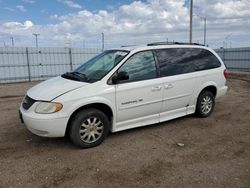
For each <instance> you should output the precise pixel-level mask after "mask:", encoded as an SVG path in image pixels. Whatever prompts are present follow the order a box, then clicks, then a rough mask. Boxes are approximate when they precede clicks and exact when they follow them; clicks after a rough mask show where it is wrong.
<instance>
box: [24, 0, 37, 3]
mask: <svg viewBox="0 0 250 188" xmlns="http://www.w3.org/2000/svg"><path fill="white" fill-rule="evenodd" d="M22 1H23V2H24V3H30V4H33V3H35V1H33V0H22Z"/></svg>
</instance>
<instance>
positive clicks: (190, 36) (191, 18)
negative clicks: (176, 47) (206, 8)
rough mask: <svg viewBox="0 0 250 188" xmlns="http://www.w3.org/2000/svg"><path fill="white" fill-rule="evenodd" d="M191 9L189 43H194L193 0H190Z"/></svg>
mask: <svg viewBox="0 0 250 188" xmlns="http://www.w3.org/2000/svg"><path fill="white" fill-rule="evenodd" d="M189 1H190V4H189V6H190V7H189V9H190V23H189V43H192V31H193V0H189Z"/></svg>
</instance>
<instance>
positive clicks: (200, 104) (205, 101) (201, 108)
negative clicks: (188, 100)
mask: <svg viewBox="0 0 250 188" xmlns="http://www.w3.org/2000/svg"><path fill="white" fill-rule="evenodd" d="M214 106H215V96H214V94H213V93H212V92H210V91H208V90H204V91H202V92H201V93H200V95H199V97H198V100H197V104H196V115H197V116H199V117H203V118H205V117H208V116H210V114H211V113H212V112H213V109H214Z"/></svg>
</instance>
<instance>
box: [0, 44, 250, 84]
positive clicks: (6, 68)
mask: <svg viewBox="0 0 250 188" xmlns="http://www.w3.org/2000/svg"><path fill="white" fill-rule="evenodd" d="M101 51H102V50H101V49H100V48H25V47H0V83H10V82H24V81H33V80H45V79H48V78H50V77H54V76H58V75H60V74H62V73H65V72H67V71H71V70H74V69H75V68H76V67H78V66H79V65H81V64H82V63H84V62H86V61H87V60H88V59H90V58H91V57H93V56H95V55H96V54H98V53H100V52H101ZM215 51H216V52H217V53H218V54H219V56H220V57H221V58H222V60H223V61H224V63H225V64H226V66H227V68H228V69H238V70H247V71H249V70H250V47H248V48H227V49H225V48H221V49H216V50H215Z"/></svg>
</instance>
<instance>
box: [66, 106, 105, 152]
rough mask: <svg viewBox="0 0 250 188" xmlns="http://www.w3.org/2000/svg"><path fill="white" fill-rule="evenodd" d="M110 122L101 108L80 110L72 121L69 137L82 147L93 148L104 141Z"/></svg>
mask: <svg viewBox="0 0 250 188" xmlns="http://www.w3.org/2000/svg"><path fill="white" fill-rule="evenodd" d="M109 126H110V122H109V120H108V118H107V116H106V115H105V114H104V113H103V112H102V111H100V110H97V109H94V108H91V109H86V110H82V111H80V112H78V113H77V114H76V115H75V116H74V119H73V121H72V123H71V127H70V130H69V137H70V139H71V141H72V142H73V144H75V145H76V146H78V147H80V148H91V147H95V146H98V145H99V144H101V143H102V142H103V140H104V139H105V137H106V136H107V134H108V132H109Z"/></svg>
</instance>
